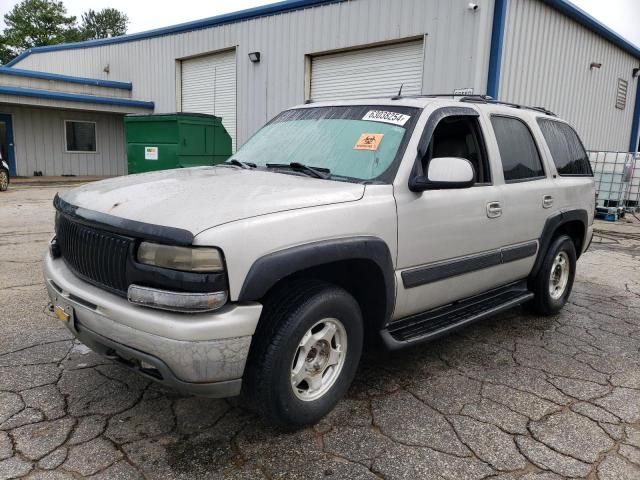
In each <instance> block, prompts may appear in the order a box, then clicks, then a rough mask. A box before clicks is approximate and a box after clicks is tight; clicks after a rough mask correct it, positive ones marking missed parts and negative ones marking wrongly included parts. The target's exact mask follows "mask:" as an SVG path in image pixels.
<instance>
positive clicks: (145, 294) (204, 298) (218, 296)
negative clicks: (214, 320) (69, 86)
mask: <svg viewBox="0 0 640 480" xmlns="http://www.w3.org/2000/svg"><path fill="white" fill-rule="evenodd" d="M127 298H128V299H129V302H131V303H134V304H136V305H142V306H144V307H151V308H158V309H160V310H169V311H172V312H189V313H197V312H210V311H212V310H217V309H218V308H220V307H222V306H223V305H224V304H225V303H226V302H227V292H211V293H189V292H171V291H167V290H158V289H157V288H149V287H141V286H139V285H130V286H129V291H128V292H127Z"/></svg>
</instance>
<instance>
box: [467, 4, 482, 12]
mask: <svg viewBox="0 0 640 480" xmlns="http://www.w3.org/2000/svg"><path fill="white" fill-rule="evenodd" d="M467 8H468V9H469V10H471V11H472V12H477V11H478V8H480V7H479V6H478V4H477V3H473V2H472V3H469V5H467Z"/></svg>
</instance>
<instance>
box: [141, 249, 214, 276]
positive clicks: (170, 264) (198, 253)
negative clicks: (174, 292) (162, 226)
mask: <svg viewBox="0 0 640 480" xmlns="http://www.w3.org/2000/svg"><path fill="white" fill-rule="evenodd" d="M138 261H139V262H140V263H144V264H145V265H154V266H156V267H163V268H170V269H172V270H182V271H186V272H222V271H223V270H224V262H223V260H222V254H221V253H220V250H218V249H217V248H210V247H199V248H198V247H175V246H171V245H161V244H159V243H149V242H142V243H141V244H140V247H138Z"/></svg>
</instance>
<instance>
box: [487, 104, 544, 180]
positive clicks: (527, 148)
mask: <svg viewBox="0 0 640 480" xmlns="http://www.w3.org/2000/svg"><path fill="white" fill-rule="evenodd" d="M491 124H492V125H493V131H494V132H495V134H496V140H497V141H498V150H499V151H500V159H501V160H502V170H503V172H504V180H505V182H507V183H509V182H518V181H524V180H534V179H537V178H543V177H544V169H543V168H542V160H541V159H540V154H539V153H538V147H537V146H536V142H535V140H534V139H533V136H532V135H531V131H530V130H529V127H527V125H526V124H525V123H524V122H523V121H522V120H519V119H517V118H512V117H502V116H497V115H494V116H492V117H491Z"/></svg>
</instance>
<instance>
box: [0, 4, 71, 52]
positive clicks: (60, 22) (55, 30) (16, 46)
mask: <svg viewBox="0 0 640 480" xmlns="http://www.w3.org/2000/svg"><path fill="white" fill-rule="evenodd" d="M4 21H5V24H6V27H5V29H4V32H3V33H2V45H0V54H2V61H3V63H4V62H5V61H6V58H5V57H10V58H13V57H15V56H16V55H18V54H20V53H21V52H23V51H24V50H27V49H29V48H32V47H41V46H44V45H54V44H56V43H63V42H68V41H74V40H76V39H77V38H78V30H77V27H76V17H74V16H72V15H67V9H66V8H65V6H64V5H63V4H62V2H58V1H55V0H23V1H22V2H20V3H19V4H17V5H15V6H14V7H13V9H11V11H10V12H9V13H7V14H5V16H4Z"/></svg>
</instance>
